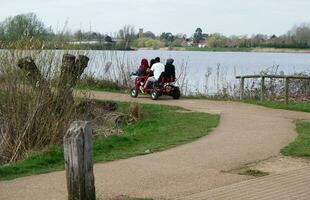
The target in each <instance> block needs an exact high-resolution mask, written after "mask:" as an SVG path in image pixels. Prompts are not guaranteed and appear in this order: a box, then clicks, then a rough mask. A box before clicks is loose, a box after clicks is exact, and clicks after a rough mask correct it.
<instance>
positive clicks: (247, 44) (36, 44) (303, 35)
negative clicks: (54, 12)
mask: <svg viewBox="0 0 310 200" xmlns="http://www.w3.org/2000/svg"><path fill="white" fill-rule="evenodd" d="M27 45H28V46H30V47H32V48H72V49H79V48H80V49H124V50H130V49H132V48H152V49H158V48H162V47H188V46H194V47H195V46H198V47H201V48H254V47H270V48H310V25H309V24H301V25H299V26H295V27H293V28H292V29H291V30H290V31H288V32H287V33H286V34H283V35H280V36H276V35H264V34H256V35H252V36H246V35H245V36H229V37H227V36H225V35H223V34H220V33H206V32H204V31H203V30H202V29H201V28H199V27H198V28H196V29H195V31H194V32H193V34H192V35H191V36H187V35H186V34H182V33H179V34H173V33H171V32H163V33H161V34H160V35H155V34H154V33H153V32H151V31H146V32H142V33H141V32H139V33H138V32H137V31H136V30H135V27H133V26H130V25H126V26H124V27H123V28H121V29H120V30H119V31H118V32H117V33H115V34H113V35H108V34H103V33H100V32H93V31H82V30H78V31H75V32H71V31H68V30H67V29H66V28H64V30H63V31H60V32H57V33H56V32H54V31H53V30H52V28H51V27H47V26H46V25H45V24H44V23H43V22H42V21H41V20H40V19H39V18H38V17H37V16H36V14H34V13H27V14H20V15H16V16H14V17H8V18H6V19H5V20H4V21H2V22H0V48H23V47H25V46H27Z"/></svg>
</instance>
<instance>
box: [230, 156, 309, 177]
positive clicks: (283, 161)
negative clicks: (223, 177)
mask: <svg viewBox="0 0 310 200" xmlns="http://www.w3.org/2000/svg"><path fill="white" fill-rule="evenodd" d="M309 166H310V159H309V158H296V157H290V156H282V155H279V156H276V157H272V158H269V159H266V160H263V161H260V162H255V163H250V164H247V165H245V166H243V167H241V168H238V169H233V170H230V171H226V172H228V173H233V174H240V175H249V176H255V175H252V174H255V173H248V172H259V173H257V174H262V175H269V174H281V173H284V172H288V171H293V170H298V169H302V168H304V167H309ZM259 176H260V175H259ZM259 176H257V177H259Z"/></svg>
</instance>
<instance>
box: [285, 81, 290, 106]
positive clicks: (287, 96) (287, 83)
mask: <svg viewBox="0 0 310 200" xmlns="http://www.w3.org/2000/svg"><path fill="white" fill-rule="evenodd" d="M289 83H290V79H289V78H285V103H286V104H288V101H289Z"/></svg>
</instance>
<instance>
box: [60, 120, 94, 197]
mask: <svg viewBox="0 0 310 200" xmlns="http://www.w3.org/2000/svg"><path fill="white" fill-rule="evenodd" d="M92 151H93V150H92V127H91V124H90V122H85V121H75V122H73V123H72V124H71V125H70V128H69V129H68V131H67V133H66V135H65V136H64V157H65V168H66V179H67V189H68V200H95V199H96V193H95V180H94V173H93V159H92V156H93V155H92V154H93V152H92Z"/></svg>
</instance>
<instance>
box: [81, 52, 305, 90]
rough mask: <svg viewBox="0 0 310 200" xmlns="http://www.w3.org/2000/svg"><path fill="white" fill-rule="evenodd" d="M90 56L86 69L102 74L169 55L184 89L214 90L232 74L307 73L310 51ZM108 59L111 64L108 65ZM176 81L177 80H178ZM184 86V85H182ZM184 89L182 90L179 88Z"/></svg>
mask: <svg viewBox="0 0 310 200" xmlns="http://www.w3.org/2000/svg"><path fill="white" fill-rule="evenodd" d="M87 55H88V56H89V57H90V58H91V61H90V65H89V66H90V67H89V69H88V70H87V72H88V73H92V74H94V75H95V76H97V77H105V73H104V72H105V69H104V68H105V67H104V66H107V63H108V66H109V67H111V68H114V69H113V70H114V72H113V73H114V74H115V73H118V72H117V70H119V69H115V68H116V66H119V65H122V66H124V68H125V69H126V70H128V71H133V70H135V69H137V68H138V66H139V62H140V60H141V59H142V58H147V59H148V60H150V59H152V58H154V57H157V56H159V57H160V58H161V60H162V62H163V63H164V62H165V60H166V59H168V58H170V57H171V58H173V59H174V60H175V63H174V64H175V66H176V71H177V74H178V75H179V74H183V75H184V72H185V71H186V76H185V77H184V76H182V77H181V78H180V79H184V78H185V79H186V80H184V81H183V84H184V83H187V89H186V93H188V94H189V93H197V92H200V93H207V94H214V93H216V92H217V91H218V90H219V89H221V88H223V87H226V88H229V87H230V88H231V87H232V86H233V85H234V84H238V81H237V80H236V79H235V76H236V75H246V74H258V73H260V72H262V71H265V72H267V73H270V74H275V73H277V74H285V75H288V74H294V73H307V74H310V54H303V53H256V52H197V51H156V50H140V51H90V52H88V53H87ZM109 62H111V63H112V65H111V66H110V65H109ZM179 84H180V80H179ZM183 90H184V88H183ZM183 92H184V91H183Z"/></svg>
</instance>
